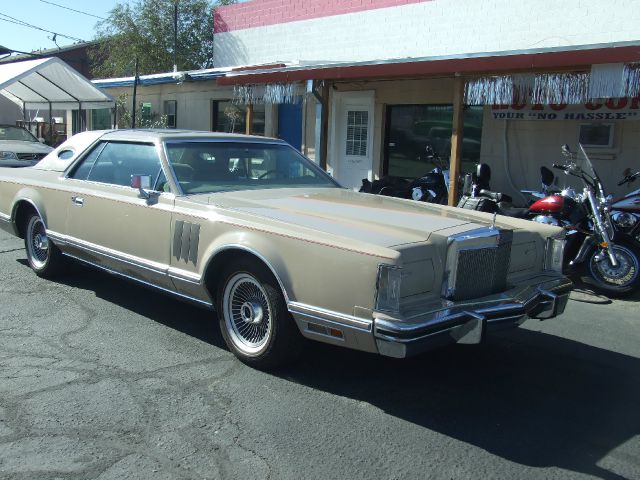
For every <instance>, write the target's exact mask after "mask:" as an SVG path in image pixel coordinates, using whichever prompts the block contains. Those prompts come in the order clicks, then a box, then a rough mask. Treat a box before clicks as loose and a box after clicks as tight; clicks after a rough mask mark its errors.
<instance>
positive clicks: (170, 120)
mask: <svg viewBox="0 0 640 480" xmlns="http://www.w3.org/2000/svg"><path fill="white" fill-rule="evenodd" d="M177 104H178V102H177V101H176V100H165V101H164V114H165V115H166V116H167V128H176V127H177V125H178V120H177V117H176V115H177V111H178V107H177Z"/></svg>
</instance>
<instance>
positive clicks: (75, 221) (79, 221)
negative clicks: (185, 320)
mask: <svg viewBox="0 0 640 480" xmlns="http://www.w3.org/2000/svg"><path fill="white" fill-rule="evenodd" d="M132 175H150V176H151V177H152V179H153V180H154V185H156V188H159V189H160V191H156V192H154V193H153V194H152V195H151V197H150V198H149V199H146V198H143V196H141V195H140V191H139V190H138V189H135V188H132V187H131V186H130V185H131V176H132ZM164 178H165V177H164V173H163V171H162V167H161V163H160V157H159V152H158V148H157V147H156V145H154V144H153V143H133V142H114V141H103V142H100V143H99V144H98V145H96V146H95V147H94V148H93V149H92V150H91V152H89V154H88V155H86V156H85V157H84V158H83V159H82V160H81V161H80V163H79V164H78V165H76V166H75V167H74V169H72V171H71V172H70V174H69V175H68V177H67V179H66V181H67V191H69V192H70V193H69V198H68V206H67V218H66V222H67V223H66V232H67V239H66V241H67V246H66V248H67V250H68V252H70V253H71V254H73V255H74V256H76V257H78V258H80V259H83V260H87V261H89V262H91V263H93V264H96V265H98V266H102V267H105V268H107V269H110V270H114V271H116V272H119V273H121V274H124V275H126V276H129V277H133V278H135V279H138V280H142V281H145V282H148V283H151V284H153V285H157V286H160V287H163V288H168V289H171V290H173V284H172V282H171V280H170V279H169V278H168V276H167V271H168V268H169V256H170V233H171V232H170V228H171V212H172V211H173V208H174V203H175V197H174V195H173V194H172V193H170V192H164V191H162V184H164V182H163V179H164Z"/></svg>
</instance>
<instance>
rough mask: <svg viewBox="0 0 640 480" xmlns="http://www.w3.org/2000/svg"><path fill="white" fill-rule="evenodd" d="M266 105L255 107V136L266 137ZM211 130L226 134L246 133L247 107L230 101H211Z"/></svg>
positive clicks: (253, 129) (253, 126)
mask: <svg viewBox="0 0 640 480" xmlns="http://www.w3.org/2000/svg"><path fill="white" fill-rule="evenodd" d="M264 112H265V109H264V105H254V106H253V125H252V133H253V134H254V135H264V123H265V114H264ZM211 130H212V131H214V132H224V133H245V132H246V131H247V107H246V105H236V104H234V103H232V102H230V101H220V100H212V101H211Z"/></svg>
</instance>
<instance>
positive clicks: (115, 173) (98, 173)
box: [72, 142, 162, 187]
mask: <svg viewBox="0 0 640 480" xmlns="http://www.w3.org/2000/svg"><path fill="white" fill-rule="evenodd" d="M93 153H94V152H91V154H89V156H88V157H87V158H86V159H85V162H83V164H82V165H81V166H80V167H79V168H78V170H77V171H76V172H75V173H74V174H73V175H72V176H73V178H86V180H88V181H90V182H99V183H109V184H113V185H122V186H126V187H128V186H129V185H131V176H132V175H150V176H151V178H152V179H157V178H158V177H159V175H160V172H161V170H162V169H161V167H160V159H159V158H158V154H157V152H156V148H155V146H154V145H152V144H146V143H129V142H106V143H105V145H104V147H103V148H102V149H101V150H100V151H99V152H98V154H97V157H96V158H95V160H94V161H93V163H92V164H91V166H90V170H89V173H88V175H87V176H86V177H84V172H83V171H81V170H83V168H86V167H85V166H84V164H85V163H86V164H89V163H91V162H90V157H92V154H93ZM78 174H80V175H78Z"/></svg>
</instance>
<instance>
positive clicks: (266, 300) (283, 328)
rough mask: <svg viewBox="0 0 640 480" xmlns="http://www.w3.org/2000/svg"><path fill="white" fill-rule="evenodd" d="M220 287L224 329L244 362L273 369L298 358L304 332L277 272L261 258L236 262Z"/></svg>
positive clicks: (264, 368)
mask: <svg viewBox="0 0 640 480" xmlns="http://www.w3.org/2000/svg"><path fill="white" fill-rule="evenodd" d="M222 278H223V281H222V282H221V283H220V285H219V287H218V291H217V295H216V298H217V312H218V320H219V323H220V330H221V332H222V335H223V337H224V340H225V342H226V343H227V346H228V347H229V349H230V350H231V351H232V352H233V353H234V354H235V355H236V357H238V358H239V359H240V360H241V361H242V362H244V363H246V364H247V365H250V366H252V367H255V368H259V369H263V370H269V369H274V368H277V367H280V366H282V365H284V364H286V363H289V362H291V361H292V360H293V359H295V358H296V357H297V356H298V354H299V352H300V347H301V342H302V338H301V335H300V333H299V331H298V329H297V327H296V325H295V322H294V321H293V318H291V315H290V314H289V311H288V310H287V306H286V303H285V299H284V296H283V294H282V292H281V290H280V287H279V285H278V283H277V282H276V281H275V279H274V278H273V275H272V274H271V272H270V271H268V270H267V269H266V268H265V267H263V266H262V265H260V264H257V262H252V261H251V260H248V259H243V260H241V261H238V262H234V263H233V264H232V265H230V266H229V267H228V268H227V269H225V271H224V274H223V277H222Z"/></svg>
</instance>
